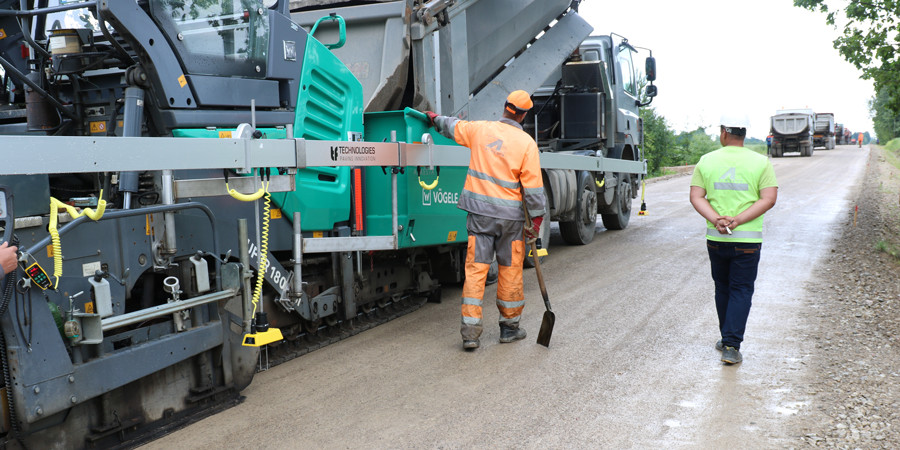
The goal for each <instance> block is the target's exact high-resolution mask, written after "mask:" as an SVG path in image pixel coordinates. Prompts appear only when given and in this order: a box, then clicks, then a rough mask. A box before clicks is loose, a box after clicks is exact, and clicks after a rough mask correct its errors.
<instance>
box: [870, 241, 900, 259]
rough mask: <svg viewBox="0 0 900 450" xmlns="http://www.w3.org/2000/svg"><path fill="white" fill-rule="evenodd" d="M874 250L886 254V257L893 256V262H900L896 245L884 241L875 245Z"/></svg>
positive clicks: (899, 254)
mask: <svg viewBox="0 0 900 450" xmlns="http://www.w3.org/2000/svg"><path fill="white" fill-rule="evenodd" d="M875 250H878V251H879V252H884V253H887V254H888V255H891V256H893V257H894V259H895V260H897V261H900V249H898V248H897V246H896V245H894V244H892V243H890V242H888V241H885V240H884V239H882V240H880V241H878V242H876V243H875Z"/></svg>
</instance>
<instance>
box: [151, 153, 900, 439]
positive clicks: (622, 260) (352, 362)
mask: <svg viewBox="0 0 900 450" xmlns="http://www.w3.org/2000/svg"><path fill="white" fill-rule="evenodd" d="M875 152H876V150H872V154H873V155H874V154H875ZM869 156H870V150H869V149H868V148H863V149H857V148H855V147H849V146H843V147H838V148H837V149H835V150H830V151H818V150H817V151H816V152H815V154H814V156H813V157H811V158H801V157H799V156H797V157H793V156H788V157H784V158H778V159H774V160H773V165H774V167H775V172H776V175H777V177H778V181H779V184H780V189H779V197H778V204H777V205H776V206H775V208H774V209H773V210H772V211H770V212H769V213H768V214H767V215H766V232H765V233H766V234H765V236H766V237H765V239H766V240H765V243H764V245H763V253H762V261H761V263H760V274H759V280H758V281H757V285H756V294H755V296H754V305H753V309H752V310H751V313H750V320H749V323H748V326H747V333H746V336H745V341H744V344H743V347H742V353H743V354H744V362H743V364H740V365H735V366H725V365H723V364H722V363H721V362H720V361H719V352H717V351H716V350H715V349H714V348H713V344H714V343H715V342H716V340H717V339H718V338H719V336H718V326H717V321H716V314H715V308H714V305H713V284H712V280H711V278H710V275H709V262H708V259H707V256H706V250H705V245H704V240H705V239H704V229H705V225H704V222H703V219H702V218H701V217H700V216H699V215H698V214H697V213H696V212H695V211H694V210H693V208H692V207H691V206H690V204H689V202H688V190H689V181H690V179H689V176H677V177H671V178H667V179H662V180H658V181H654V182H652V183H648V185H647V193H646V202H647V205H648V209H649V215H648V216H644V217H640V216H637V215H635V216H633V217H632V219H631V224H630V225H629V227H628V228H627V229H626V230H622V231H607V230H605V229H604V228H603V227H602V225H600V224H599V221H598V226H597V231H598V233H597V235H596V237H595V239H594V241H593V242H592V243H591V244H589V245H586V246H578V247H574V246H565V245H563V244H562V241H561V239H560V238H559V235H558V234H556V233H557V231H558V230H554V236H553V239H552V240H551V245H550V257H549V258H548V259H547V260H545V261H546V262H545V264H544V265H543V268H544V277H545V279H546V280H547V284H548V290H549V294H550V299H551V301H552V302H553V307H554V311H555V312H556V317H557V319H556V326H555V329H554V333H553V339H552V341H551V344H550V347H549V348H544V347H542V346H539V345H536V344H535V342H534V339H535V338H536V337H537V331H538V329H539V327H540V322H541V317H542V314H543V305H542V303H541V298H540V291H539V289H538V286H537V281H536V277H535V275H534V272H533V269H527V270H526V271H525V283H526V284H525V292H526V302H527V305H526V308H525V312H524V316H523V322H522V323H523V326H524V327H525V328H526V329H527V330H528V332H529V337H528V338H526V340H525V341H521V342H517V343H513V344H502V345H501V344H499V343H497V338H498V337H499V330H498V329H497V328H496V327H495V326H488V327H486V329H485V334H484V335H483V336H482V347H481V348H480V349H478V350H477V351H475V352H471V353H469V352H463V351H462V350H461V345H460V344H461V341H460V337H459V331H458V329H459V296H460V291H461V289H460V287H458V286H448V287H445V289H444V292H443V302H442V303H440V304H426V305H425V306H423V307H422V308H421V309H419V310H418V311H416V312H414V313H412V314H409V315H406V316H403V317H401V318H399V319H396V320H394V321H392V322H389V323H387V324H384V325H381V326H378V327H376V328H374V329H372V330H369V331H366V332H364V333H361V334H359V335H356V336H354V337H352V338H349V339H346V340H344V341H341V342H339V343H337V344H333V345H330V346H328V347H326V348H323V349H321V350H318V351H315V352H313V353H311V354H308V355H305V356H303V357H301V358H299V359H296V360H294V361H291V362H288V363H285V364H281V365H279V366H276V367H274V368H272V369H270V370H268V371H265V372H262V373H260V374H257V376H256V378H255V379H254V381H253V383H252V384H251V385H250V386H249V387H248V388H247V389H245V390H244V392H243V394H244V395H246V400H245V401H244V402H243V403H242V404H240V405H238V406H236V407H234V408H231V409H229V410H226V411H224V412H222V413H219V414H217V415H215V416H212V417H209V418H206V419H204V420H201V421H199V422H197V423H195V424H193V425H191V426H189V427H187V428H184V429H182V430H179V431H177V432H175V433H173V434H170V435H168V436H165V437H163V438H161V439H159V440H157V441H155V442H153V443H151V444H149V445H148V446H146V448H150V449H170V448H210V449H211V448H226V447H227V448H248V449H250V448H275V449H280V448H285V449H288V448H317V449H318V448H534V449H538V448H541V449H543V448H727V447H734V446H738V447H741V448H792V447H798V448H803V447H808V446H811V445H820V446H827V445H831V446H836V447H840V448H843V447H849V448H854V447H855V446H857V445H860V446H862V447H869V448H871V447H872V446H882V445H884V446H885V447H891V446H893V447H896V446H897V445H900V441H898V440H897V434H896V433H895V432H894V431H893V428H892V427H893V424H894V423H895V421H896V415H897V414H898V413H897V411H898V408H897V406H898V405H897V401H896V400H894V399H896V398H897V396H896V387H897V382H898V373H900V372H898V369H897V363H896V362H891V363H889V364H888V363H885V362H884V361H882V358H881V357H882V356H889V357H890V358H891V359H893V361H897V358H896V345H895V343H896V341H895V338H894V335H895V333H893V331H896V328H897V314H896V312H897V308H898V305H897V302H898V300H897V287H896V284H897V283H896V280H897V276H896V274H897V272H896V265H895V266H894V270H895V271H894V272H893V273H894V275H893V278H885V279H888V280H889V279H893V280H895V281H894V283H893V287H891V288H890V289H887V290H881V291H879V290H878V289H881V288H874V287H869V286H871V285H872V283H871V282H870V281H871V280H873V279H875V278H879V277H880V275H878V274H879V273H881V271H882V269H883V267H882V265H883V264H884V263H885V261H887V263H888V264H890V263H892V261H890V260H889V259H886V258H888V257H887V256H882V255H886V254H879V253H877V252H876V251H875V250H874V244H872V243H868V242H859V243H857V242H855V241H852V242H850V241H847V242H848V243H847V244H845V245H854V246H855V245H859V246H866V245H868V246H869V247H868V248H867V249H864V250H861V251H863V253H864V254H865V255H866V256H865V257H867V258H871V259H872V261H871V262H870V263H868V265H863V266H860V265H859V264H857V261H856V258H857V257H856V256H855V253H854V252H853V251H850V250H846V249H845V250H846V251H845V250H840V249H838V250H835V251H833V250H832V246H834V245H838V244H840V243H841V242H844V241H843V239H844V236H845V231H846V229H847V224H848V220H850V219H852V213H853V206H854V205H855V204H857V203H858V195H859V194H860V192H861V191H862V189H860V187H861V186H863V184H862V183H863V182H864V180H866V179H867V178H864V174H866V173H867V162H868V163H869V171H871V170H872V162H871V161H872V159H871V158H870V157H869ZM876 161H877V158H876ZM882 175H885V174H882ZM882 175H879V176H882ZM867 176H869V175H867ZM892 176H893V178H894V179H896V178H897V177H896V176H895V175H892ZM887 178H890V177H889V176H888V177H887ZM870 187H871V186H870ZM878 189H882V187H881V186H879V187H878ZM896 199H897V194H896V193H894V194H893V201H896ZM639 206H640V201H639V199H638V200H637V201H636V202H635V203H634V209H635V211H637V209H638V207H639ZM861 209H862V211H863V212H862V214H861V215H860V216H859V217H858V224H857V225H858V226H857V229H859V226H860V224H861V223H862V222H863V221H868V220H870V219H871V218H870V217H869V215H868V214H870V211H869V208H868V207H863V206H861ZM863 216H865V217H863ZM894 218H895V219H896V212H895V215H894ZM494 293H495V287H489V288H488V289H487V290H486V297H485V298H486V302H485V306H486V307H485V322H486V323H487V324H493V323H495V321H496V319H497V311H496V309H495V308H493V307H492V306H491V301H490V299H492V298H494V297H493V296H494ZM869 302H871V303H869ZM836 305H837V306H836ZM888 305H889V306H890V308H893V309H890V310H889V308H888ZM841 308H845V309H841ZM857 311H859V312H857ZM890 311H893V317H891V318H885V317H882V314H883V313H885V312H890ZM857 314H858V315H857ZM888 326H893V328H891V329H887V328H883V327H888ZM873 330H875V331H873ZM870 334H871V336H870ZM863 337H864V339H863V340H859V339H861V338H863ZM863 352H866V353H865V354H863ZM833 359H836V360H837V361H838V362H834V361H832V360H833ZM891 366H892V367H893V368H891ZM863 377H865V379H863ZM846 383H850V384H846ZM881 395H888V396H890V398H889V399H883V398H880V397H879V396H881ZM842 415H843V416H842ZM874 416H878V418H872V417H874ZM860 417H865V419H861V418H860ZM853 430H856V431H853ZM842 436H843V437H842ZM854 436H856V439H857V440H856V441H853V440H852V439H853V437H854ZM859 442H862V443H863V444H858V443H859ZM873 443H874V444H873ZM891 444H892V445H891Z"/></svg>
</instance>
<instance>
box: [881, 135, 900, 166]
mask: <svg viewBox="0 0 900 450" xmlns="http://www.w3.org/2000/svg"><path fill="white" fill-rule="evenodd" d="M883 148H884V158H885V159H886V160H887V162H889V163H890V164H891V165H892V166H894V167H896V168H898V169H900V138H894V139H891V140H890V141H888V143H887V144H885V145H884V147H883Z"/></svg>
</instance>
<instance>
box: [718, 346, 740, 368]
mask: <svg viewBox="0 0 900 450" xmlns="http://www.w3.org/2000/svg"><path fill="white" fill-rule="evenodd" d="M743 360H744V357H743V356H741V352H740V350H738V349H736V348H734V347H725V350H722V362H724V363H725V364H737V363H739V362H741V361H743Z"/></svg>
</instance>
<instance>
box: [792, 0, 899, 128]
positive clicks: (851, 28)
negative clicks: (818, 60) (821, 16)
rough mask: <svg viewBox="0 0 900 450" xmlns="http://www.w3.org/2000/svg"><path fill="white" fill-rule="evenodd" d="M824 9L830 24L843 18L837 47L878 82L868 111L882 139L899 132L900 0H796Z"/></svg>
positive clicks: (806, 7) (817, 9) (845, 56)
mask: <svg viewBox="0 0 900 450" xmlns="http://www.w3.org/2000/svg"><path fill="white" fill-rule="evenodd" d="M794 5H795V6H798V7H801V8H805V9H808V10H810V11H819V12H822V13H825V15H826V16H825V21H826V22H827V23H828V24H829V25H836V24H837V23H838V22H843V30H842V34H841V36H839V37H838V38H837V39H835V40H834V48H836V49H837V50H838V52H840V54H841V56H843V57H844V59H846V60H847V61H848V62H850V63H851V64H853V65H854V66H855V67H856V68H857V69H860V70H862V72H863V78H864V79H868V80H872V81H873V82H874V84H875V97H874V98H873V99H872V100H870V101H869V112H870V114H871V115H872V119H873V122H874V126H875V134H876V136H877V137H878V139H879V141H880V142H883V143H886V142H887V141H889V140H891V139H893V138H896V137H898V136H900V119H898V116H900V58H898V56H900V54H898V53H900V47H898V45H897V42H898V41H900V34H898V28H900V2H898V1H897V0H864V1H860V0H850V1H847V0H794Z"/></svg>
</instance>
